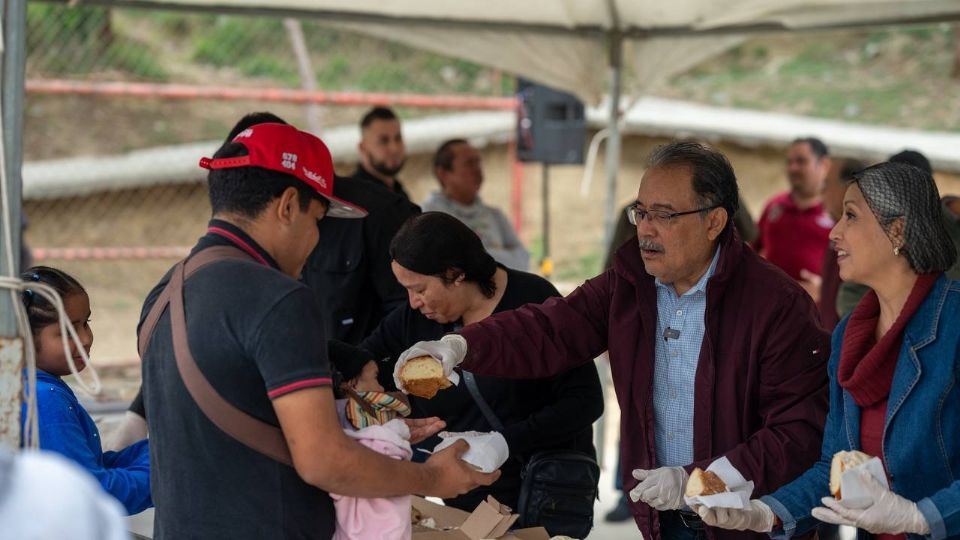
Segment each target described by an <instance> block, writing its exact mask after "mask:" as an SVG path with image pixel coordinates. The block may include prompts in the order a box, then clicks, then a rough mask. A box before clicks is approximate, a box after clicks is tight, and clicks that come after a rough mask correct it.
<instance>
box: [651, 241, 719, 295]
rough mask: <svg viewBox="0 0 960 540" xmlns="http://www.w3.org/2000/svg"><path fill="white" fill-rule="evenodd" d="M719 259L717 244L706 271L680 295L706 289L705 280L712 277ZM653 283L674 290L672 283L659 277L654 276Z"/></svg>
mask: <svg viewBox="0 0 960 540" xmlns="http://www.w3.org/2000/svg"><path fill="white" fill-rule="evenodd" d="M719 260H720V246H719V245H718V246H717V250H716V251H714V252H713V260H712V261H710V266H709V267H707V271H706V272H704V273H703V275H702V276H701V277H700V280H699V281H697V283H696V284H695V285H694V286H693V287H690V290H688V291H687V292H685V293H683V295H682V296H687V295H692V294H695V293H698V292H700V291H706V289H707V282H708V281H710V278H711V277H713V274H714V273H715V272H716V271H717V262H718V261H719ZM654 283H656V284H657V287H661V288H667V289H669V290H671V291H673V290H674V289H673V284H672V283H664V282H663V281H660V278H654Z"/></svg>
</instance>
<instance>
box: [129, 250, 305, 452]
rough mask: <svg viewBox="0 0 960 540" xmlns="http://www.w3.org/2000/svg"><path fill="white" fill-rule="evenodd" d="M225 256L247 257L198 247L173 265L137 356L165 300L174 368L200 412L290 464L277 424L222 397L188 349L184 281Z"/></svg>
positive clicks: (237, 437) (252, 445)
mask: <svg viewBox="0 0 960 540" xmlns="http://www.w3.org/2000/svg"><path fill="white" fill-rule="evenodd" d="M228 258H236V259H249V256H248V255H247V254H246V253H244V252H243V251H241V250H239V249H236V248H232V247H228V246H218V247H213V248H208V249H205V250H203V251H200V252H199V253H197V254H195V255H194V256H193V257H190V258H189V259H187V260H186V261H185V262H181V263H180V264H178V265H177V266H175V267H174V270H173V274H172V276H171V278H170V282H169V283H168V284H167V287H166V288H165V289H164V290H163V292H162V293H161V294H160V296H159V297H158V298H157V302H156V303H155V304H154V306H153V308H152V309H151V312H150V314H149V315H148V317H147V319H145V320H144V325H143V328H142V330H141V335H140V337H141V339H140V351H141V356H142V354H143V352H144V351H145V350H146V345H147V344H148V343H149V341H150V338H151V337H152V334H153V330H154V328H155V327H156V323H157V320H159V319H160V315H162V313H163V310H164V308H165V307H166V304H169V308H170V329H171V333H172V337H173V351H174V357H175V358H176V362H177V371H178V372H179V373H180V378H181V379H183V383H184V386H186V387H187V391H188V392H189V393H190V397H191V398H193V400H194V402H196V404H197V406H198V407H199V408H200V410H201V411H202V412H203V414H204V415H205V416H206V417H207V418H208V419H209V420H210V421H211V422H212V423H213V424H214V425H215V426H217V427H218V428H220V429H221V430H222V431H223V432H224V433H226V434H227V435H229V436H230V437H232V438H233V439H235V440H237V441H239V442H240V443H242V444H243V445H245V446H247V447H249V448H250V449H252V450H255V451H257V452H259V453H261V454H263V455H265V456H267V457H269V458H271V459H273V460H275V461H278V462H280V463H283V464H284V465H289V466H293V460H292V459H291V457H290V449H289V448H288V447H287V441H286V438H284V436H283V432H282V431H281V430H280V428H278V427H276V426H274V425H271V424H268V423H266V422H264V421H262V420H259V419H257V418H254V417H253V416H251V415H249V414H247V413H245V412H243V411H241V410H240V409H238V408H237V407H236V406H234V405H232V404H231V403H229V402H228V401H227V400H225V399H224V398H223V396H221V395H220V393H219V392H217V391H216V389H215V388H213V386H212V385H211V384H210V381H208V380H207V378H206V377H204V375H203V372H201V371H200V368H199V367H198V366H197V362H196V360H194V358H193V354H192V353H191V352H190V346H189V343H188V340H187V321H186V314H185V313H184V304H183V284H184V281H185V280H186V279H187V278H189V277H190V275H192V274H193V273H194V272H196V271H197V270H199V269H200V268H202V267H204V266H206V265H208V264H210V263H213V262H216V261H220V260H224V259H228ZM161 302H162V304H161ZM158 306H159V307H158ZM154 312H157V315H155V316H154ZM148 323H149V324H150V326H149V327H148V326H147V324H148Z"/></svg>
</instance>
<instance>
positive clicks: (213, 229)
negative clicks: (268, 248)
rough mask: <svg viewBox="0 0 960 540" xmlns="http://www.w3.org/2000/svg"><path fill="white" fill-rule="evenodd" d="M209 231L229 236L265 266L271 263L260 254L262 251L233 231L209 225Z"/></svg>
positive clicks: (229, 238) (225, 236) (228, 237)
mask: <svg viewBox="0 0 960 540" xmlns="http://www.w3.org/2000/svg"><path fill="white" fill-rule="evenodd" d="M207 232H211V233H213V234H217V235H220V236H223V237H224V238H227V239H228V240H230V241H231V242H233V243H234V244H236V245H237V247H239V248H240V249H242V250H244V251H246V252H247V253H248V254H249V255H250V256H251V257H253V258H254V259H256V260H258V261H260V263H261V264H263V265H265V266H270V263H268V262H267V260H266V259H264V258H263V255H260V253H258V252H257V250H255V249H253V246H251V245H250V244H248V243H246V242H244V241H243V238H240V237H239V236H237V235H235V234H233V233H232V232H230V231H228V230H226V229H221V228H220V227H207Z"/></svg>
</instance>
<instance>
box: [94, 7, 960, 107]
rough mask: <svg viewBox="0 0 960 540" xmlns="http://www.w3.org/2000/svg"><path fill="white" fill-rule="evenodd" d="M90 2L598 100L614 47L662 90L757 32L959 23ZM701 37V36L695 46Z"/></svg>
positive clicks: (766, 13) (626, 77)
mask: <svg viewBox="0 0 960 540" xmlns="http://www.w3.org/2000/svg"><path fill="white" fill-rule="evenodd" d="M83 3H84V4H103V5H114V6H141V7H153V8H168V9H170V8H180V9H194V10H197V9H200V10H209V11H217V12H224V11H226V12H234V13H258V14H263V13H272V14H278V15H291V16H309V17H314V18H317V19H320V20H323V21H328V22H330V23H331V24H336V26H337V27H338V28H343V29H350V30H352V31H356V32H360V33H365V34H370V35H375V36H378V37H381V38H384V39H389V40H391V41H396V42H400V43H405V44H408V45H411V46H414V47H417V48H422V49H427V50H431V51H434V52H438V53H442V54H446V55H450V56H456V57H459V58H464V59H467V60H471V61H473V62H477V63H480V64H483V65H487V66H492V67H497V68H500V69H503V70H505V71H508V72H511V73H514V74H517V75H522V76H524V77H526V78H529V79H533V80H536V81H538V82H541V83H543V84H546V85H549V86H552V87H555V88H560V89H564V90H567V91H570V92H573V93H575V94H577V95H579V96H581V97H583V98H584V99H586V100H587V101H591V102H593V103H596V102H597V100H598V99H599V97H600V96H601V94H603V93H604V90H605V89H606V88H607V84H606V83H605V82H606V80H607V78H608V77H607V72H606V67H607V66H608V65H610V57H611V45H614V47H613V49H614V50H616V49H617V47H618V46H619V43H620V41H621V38H624V39H623V43H624V49H623V64H624V66H623V67H624V74H623V85H624V86H623V87H624V90H625V91H626V93H627V94H634V93H643V92H644V91H645V90H649V89H650V87H651V86H652V85H655V84H657V83H659V82H662V81H663V80H665V79H666V78H669V77H671V76H673V75H675V74H677V73H679V72H682V71H685V70H686V69H689V68H690V67H691V66H693V65H695V64H697V63H699V62H701V61H703V60H704V59H706V58H707V57H709V56H711V55H713V54H716V53H717V52H719V51H722V50H724V49H725V48H727V47H728V46H730V45H731V44H733V43H736V42H737V40H738V39H741V36H742V34H744V33H747V32H758V31H761V32H762V31H784V30H788V31H793V30H815V29H828V28H842V27H851V26H868V25H885V24H906V23H919V22H929V21H943V20H960V2H958V1H957V0H670V1H663V0H525V1H517V0H484V1H466V2H464V1H459V2H457V1H454V2H451V1H449V0H271V1H269V2H264V1H263V0H85V1H84V2H83ZM692 37H695V39H691V38H692Z"/></svg>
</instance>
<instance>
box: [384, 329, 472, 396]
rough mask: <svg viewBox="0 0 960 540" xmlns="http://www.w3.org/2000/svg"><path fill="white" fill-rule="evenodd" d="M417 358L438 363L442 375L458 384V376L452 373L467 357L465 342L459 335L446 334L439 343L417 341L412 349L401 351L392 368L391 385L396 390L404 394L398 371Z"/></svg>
mask: <svg viewBox="0 0 960 540" xmlns="http://www.w3.org/2000/svg"><path fill="white" fill-rule="evenodd" d="M418 356H432V357H433V358H436V359H437V360H439V361H440V365H441V366H443V374H444V375H446V376H447V378H448V379H450V382H452V383H453V384H459V383H460V375H459V374H457V373H455V372H454V371H453V368H455V367H457V366H459V365H460V363H461V362H463V359H464V357H466V356H467V340H466V339H464V338H463V336H461V335H459V334H447V335H445V336H443V337H442V338H440V340H439V341H418V342H417V343H414V344H413V346H412V347H410V348H409V349H407V350H405V351H403V353H402V354H401V355H400V357H399V358H398V359H397V363H396V365H394V366H393V383H394V384H395V385H397V389H398V390H401V391H403V392H406V389H405V388H403V384H401V383H400V370H401V369H402V368H403V365H404V364H406V363H407V360H408V359H410V358H417V357H418Z"/></svg>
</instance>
